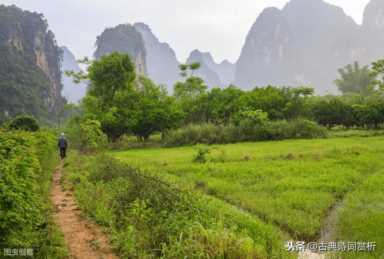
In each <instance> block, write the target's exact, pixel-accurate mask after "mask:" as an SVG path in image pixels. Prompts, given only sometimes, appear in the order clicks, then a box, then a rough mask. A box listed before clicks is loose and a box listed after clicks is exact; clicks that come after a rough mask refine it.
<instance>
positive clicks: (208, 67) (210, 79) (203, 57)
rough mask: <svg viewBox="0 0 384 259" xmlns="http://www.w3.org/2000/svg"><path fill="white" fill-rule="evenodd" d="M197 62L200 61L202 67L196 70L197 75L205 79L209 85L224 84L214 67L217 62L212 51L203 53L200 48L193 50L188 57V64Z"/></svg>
mask: <svg viewBox="0 0 384 259" xmlns="http://www.w3.org/2000/svg"><path fill="white" fill-rule="evenodd" d="M196 62H198V63H200V65H201V67H200V68H199V69H198V70H197V71H196V72H195V74H194V75H195V76H198V77H201V78H202V79H204V81H205V83H206V84H207V85H208V86H209V87H217V86H221V85H222V82H221V80H220V77H219V75H218V74H217V73H216V71H215V70H213V68H212V67H213V66H214V65H215V63H214V61H213V58H212V55H211V54H210V53H208V52H204V53H203V52H200V51H199V50H194V51H192V52H191V54H190V55H189V57H188V59H187V64H192V63H196Z"/></svg>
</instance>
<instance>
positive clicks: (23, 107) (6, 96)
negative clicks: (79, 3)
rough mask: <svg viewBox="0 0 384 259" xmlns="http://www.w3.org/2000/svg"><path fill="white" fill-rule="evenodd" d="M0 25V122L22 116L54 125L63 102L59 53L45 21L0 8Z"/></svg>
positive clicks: (18, 11)
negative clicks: (41, 62)
mask: <svg viewBox="0 0 384 259" xmlns="http://www.w3.org/2000/svg"><path fill="white" fill-rule="evenodd" d="M0 25H1V26H0V56H1V59H0V89H1V94H0V111H1V112H0V122H1V121H5V120H8V119H9V118H12V117H14V116H17V115H21V114H28V115H32V116H34V117H36V118H38V119H39V120H42V121H50V122H51V121H53V120H54V119H55V115H56V112H57V110H58V109H60V108H61V107H62V106H63V105H64V102H65V100H64V99H63V98H62V97H60V94H59V93H60V90H61V84H60V82H61V78H60V76H61V73H60V55H61V52H60V49H59V47H58V46H57V44H56V41H55V38H54V35H53V33H52V32H51V31H49V30H48V25H47V22H46V20H45V19H44V17H43V16H42V15H41V14H37V13H33V12H28V11H23V10H21V9H19V8H18V7H16V6H4V5H1V6H0ZM43 42H44V43H43ZM36 48H39V50H41V52H42V54H44V55H45V58H46V62H47V64H48V66H49V69H50V73H51V74H50V75H48V74H45V72H44V71H43V70H42V69H41V68H40V67H39V66H38V65H37V62H36V60H37V57H36V52H35V50H36ZM53 84H56V86H55V88H54V86H53ZM54 91H57V92H56V93H55V92H54ZM56 94H57V95H56Z"/></svg>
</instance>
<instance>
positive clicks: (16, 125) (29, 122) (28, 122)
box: [8, 115, 40, 132]
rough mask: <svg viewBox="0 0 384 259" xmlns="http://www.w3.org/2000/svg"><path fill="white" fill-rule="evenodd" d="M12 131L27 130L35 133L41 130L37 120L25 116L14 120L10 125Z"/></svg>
mask: <svg viewBox="0 0 384 259" xmlns="http://www.w3.org/2000/svg"><path fill="white" fill-rule="evenodd" d="M8 128H9V129H11V130H25V131H30V132H35V131H38V130H39V128H40V127H39V124H38V122H37V120H36V119H35V118H33V117H31V116H27V115H23V116H18V117H16V118H14V119H13V120H12V121H11V122H10V123H9V125H8Z"/></svg>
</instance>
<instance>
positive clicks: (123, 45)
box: [94, 24, 147, 74]
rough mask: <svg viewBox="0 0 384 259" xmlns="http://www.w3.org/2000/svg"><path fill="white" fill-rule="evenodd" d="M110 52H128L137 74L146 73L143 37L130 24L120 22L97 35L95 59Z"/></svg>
mask: <svg viewBox="0 0 384 259" xmlns="http://www.w3.org/2000/svg"><path fill="white" fill-rule="evenodd" d="M112 52H121V53H126V54H128V55H129V56H130V57H131V58H132V60H133V61H134V63H135V65H136V70H137V72H138V73H139V74H147V63H146V55H147V54H146V50H145V44H144V40H143V37H142V36H141V34H140V33H139V32H138V31H137V30H136V29H135V27H133V26H132V25H130V24H120V25H118V26H116V27H113V28H107V29H105V30H104V32H103V33H102V34H101V35H100V36H98V37H97V40H96V51H95V53H94V57H95V58H96V59H98V58H100V57H102V56H103V55H106V54H110V53H112Z"/></svg>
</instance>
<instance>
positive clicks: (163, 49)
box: [134, 23, 180, 92]
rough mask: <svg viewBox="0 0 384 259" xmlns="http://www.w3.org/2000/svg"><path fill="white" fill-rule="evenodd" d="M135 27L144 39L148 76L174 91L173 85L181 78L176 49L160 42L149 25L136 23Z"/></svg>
mask: <svg viewBox="0 0 384 259" xmlns="http://www.w3.org/2000/svg"><path fill="white" fill-rule="evenodd" d="M134 27H135V29H136V30H137V31H138V32H139V33H140V34H141V36H142V37H143V40H144V45H145V51H146V54H147V55H146V64H147V73H148V76H149V77H150V78H151V79H152V80H153V81H154V82H156V83H157V84H161V85H165V86H167V89H168V91H170V92H172V91H173V85H174V84H175V83H176V82H177V81H178V80H180V72H179V61H178V60H177V58H176V53H175V51H174V50H173V49H172V48H171V47H170V46H169V45H168V44H167V43H164V42H160V41H159V39H158V38H157V37H156V36H155V35H154V33H153V32H152V30H151V28H150V27H149V26H148V25H146V24H144V23H136V24H135V25H134Z"/></svg>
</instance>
